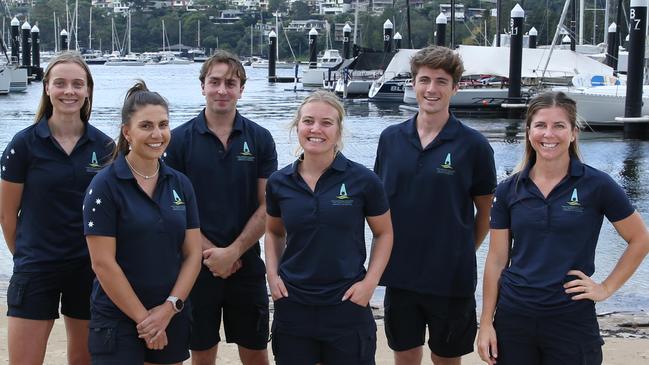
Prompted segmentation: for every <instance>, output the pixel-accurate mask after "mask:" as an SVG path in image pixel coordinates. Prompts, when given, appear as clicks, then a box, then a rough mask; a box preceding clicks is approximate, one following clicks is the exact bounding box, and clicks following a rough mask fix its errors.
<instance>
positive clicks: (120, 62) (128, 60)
mask: <svg viewBox="0 0 649 365" xmlns="http://www.w3.org/2000/svg"><path fill="white" fill-rule="evenodd" d="M104 65H105V66H144V61H143V60H141V59H140V58H139V57H137V56H135V55H133V54H130V55H126V56H124V57H116V56H111V57H109V58H108V61H106V63H104Z"/></svg>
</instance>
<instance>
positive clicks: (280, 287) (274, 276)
mask: <svg viewBox="0 0 649 365" xmlns="http://www.w3.org/2000/svg"><path fill="white" fill-rule="evenodd" d="M285 248H286V229H285V228H284V223H282V219H281V218H278V217H272V216H270V215H267V217H266V236H265V238H264V252H265V255H266V275H267V277H268V286H269V287H270V294H271V296H272V297H273V300H277V299H279V298H282V297H287V296H288V291H287V290H286V286H284V282H283V281H282V279H281V278H280V277H279V273H278V271H279V262H280V259H281V258H282V255H283V254H284V249H285Z"/></svg>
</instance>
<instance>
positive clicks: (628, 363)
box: [0, 305, 649, 365]
mask: <svg viewBox="0 0 649 365" xmlns="http://www.w3.org/2000/svg"><path fill="white" fill-rule="evenodd" d="M0 311H2V316H1V317H0V364H7V363H8V355H7V317H6V315H5V314H6V313H7V309H6V306H4V305H2V306H0ZM375 316H376V317H377V327H378V332H377V337H378V343H377V352H376V363H377V364H380V365H388V364H392V363H393V361H392V352H391V351H390V349H389V348H388V345H387V342H386V339H385V333H384V330H383V320H382V313H381V310H380V309H375ZM599 321H600V326H601V331H602V335H603V336H604V340H605V341H606V344H605V345H604V364H607V365H608V364H611V365H646V364H649V315H647V314H646V313H635V314H632V313H612V314H608V315H604V316H600V319H599ZM269 351H270V350H269ZM425 356H427V355H425ZM271 359H272V352H271ZM185 363H186V364H189V363H190V362H189V361H186V362H185ZM424 363H430V362H424ZM45 364H47V365H65V364H67V363H66V354H65V328H64V326H63V320H57V321H56V323H55V325H54V329H53V331H52V334H51V335H50V340H49V343H48V347H47V355H46V357H45ZM217 364H219V365H221V364H240V361H239V359H238V354H237V349H236V346H235V345H233V344H226V343H221V344H220V345H219V356H218V361H217ZM463 364H468V365H474V364H475V365H477V364H484V363H483V362H481V361H480V358H479V357H478V355H477V354H476V353H475V352H474V353H472V354H470V355H468V356H466V357H465V358H464V361H463Z"/></svg>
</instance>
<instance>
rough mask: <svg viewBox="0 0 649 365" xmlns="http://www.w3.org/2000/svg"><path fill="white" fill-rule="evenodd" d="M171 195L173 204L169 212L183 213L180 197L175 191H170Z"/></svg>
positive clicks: (183, 203) (182, 203)
mask: <svg viewBox="0 0 649 365" xmlns="http://www.w3.org/2000/svg"><path fill="white" fill-rule="evenodd" d="M171 193H172V194H173V197H174V202H173V204H171V210H175V211H185V209H186V208H185V202H184V201H183V200H182V199H181V198H180V195H178V193H177V192H176V189H171Z"/></svg>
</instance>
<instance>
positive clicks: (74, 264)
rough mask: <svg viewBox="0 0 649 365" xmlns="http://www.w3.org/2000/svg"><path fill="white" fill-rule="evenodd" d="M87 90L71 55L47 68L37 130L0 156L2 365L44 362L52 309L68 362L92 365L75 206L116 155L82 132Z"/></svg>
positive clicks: (86, 76) (86, 77)
mask: <svg viewBox="0 0 649 365" xmlns="http://www.w3.org/2000/svg"><path fill="white" fill-rule="evenodd" d="M93 85H94V83H93V79H92V75H91V74H90V70H89V69H88V66H87V65H86V63H85V62H84V61H83V59H82V58H81V56H80V55H79V54H78V53H73V52H64V53H62V54H60V55H59V56H57V57H55V58H54V59H52V60H51V61H50V63H49V65H48V67H47V69H46V70H45V74H44V75H43V92H42V95H41V100H40V104H39V107H38V110H37V111H36V117H35V123H34V124H33V125H31V126H29V127H27V128H25V129H23V130H22V131H20V132H18V133H17V134H16V135H15V136H14V138H13V139H12V140H11V142H9V144H8V145H7V147H6V149H5V151H4V153H3V155H2V163H1V165H2V167H1V170H2V183H0V223H1V224H2V233H3V234H4V238H5V241H6V243H7V247H8V248H9V252H11V254H12V255H13V262H14V267H13V275H12V277H11V280H10V282H9V288H8V289H7V307H8V311H7V316H8V317H9V318H8V324H7V327H8V341H9V363H10V364H18V363H21V364H36V363H42V362H43V359H44V357H45V348H46V346H47V339H48V337H49V334H50V331H51V330H52V326H53V325H54V320H55V319H56V318H58V317H59V306H60V309H61V313H62V314H63V316H64V318H65V329H66V333H67V340H68V344H67V355H68V361H69V362H70V363H71V364H86V363H89V362H90V357H89V354H88V342H87V339H88V320H89V319H90V304H89V298H90V290H91V287H92V280H93V278H94V274H93V272H92V269H91V267H90V259H89V257H88V249H87V247H86V243H85V240H84V237H83V227H82V224H83V219H82V216H81V205H82V202H83V194H84V191H85V190H86V188H87V187H88V184H89V183H90V180H91V179H92V178H93V176H95V174H96V173H97V172H98V171H99V170H100V169H101V167H102V166H103V164H104V163H105V162H106V161H107V160H109V159H110V152H111V151H112V146H113V145H114V143H113V140H112V139H111V138H110V137H108V136H106V135H105V134H104V133H102V132H101V131H99V130H98V129H97V128H95V127H93V126H92V125H91V124H90V123H89V119H90V113H91V110H92V96H93Z"/></svg>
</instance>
